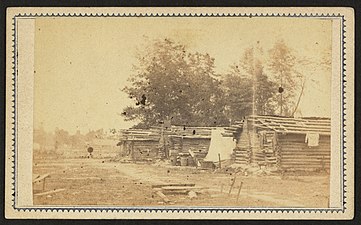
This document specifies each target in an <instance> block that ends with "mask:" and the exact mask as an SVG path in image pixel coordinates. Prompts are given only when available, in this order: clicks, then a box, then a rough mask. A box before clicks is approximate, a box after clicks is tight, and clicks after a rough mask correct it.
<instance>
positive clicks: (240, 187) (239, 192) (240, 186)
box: [237, 182, 243, 202]
mask: <svg viewBox="0 0 361 225" xmlns="http://www.w3.org/2000/svg"><path fill="white" fill-rule="evenodd" d="M242 185H243V182H241V184H240V185H239V189H238V193H237V202H238V199H239V195H240V194H241V189H242Z"/></svg>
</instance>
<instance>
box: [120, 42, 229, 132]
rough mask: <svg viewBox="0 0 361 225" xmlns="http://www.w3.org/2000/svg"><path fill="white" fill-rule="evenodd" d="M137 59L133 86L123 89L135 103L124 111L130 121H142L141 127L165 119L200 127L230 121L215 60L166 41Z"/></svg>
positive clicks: (149, 48)
mask: <svg viewBox="0 0 361 225" xmlns="http://www.w3.org/2000/svg"><path fill="white" fill-rule="evenodd" d="M137 60H138V63H137V64H136V65H134V72H135V73H134V74H133V75H132V76H131V78H130V79H129V82H130V85H128V86H126V87H125V88H123V91H124V92H126V93H127V94H128V96H129V98H131V99H133V100H134V105H132V106H128V107H126V108H125V109H124V112H123V114H122V115H123V116H124V117H125V119H126V120H137V121H140V123H139V124H138V126H137V127H149V126H152V125H156V124H157V123H158V122H160V121H163V120H165V119H171V120H172V123H173V124H184V125H198V126H210V125H222V124H224V123H225V122H226V119H225V117H224V115H223V110H222V109H223V108H222V107H223V106H222V101H220V99H221V98H220V96H222V94H221V90H220V89H219V88H218V86H219V81H218V80H217V79H216V78H217V76H216V74H215V71H214V59H213V58H212V57H210V56H209V55H208V54H201V53H190V52H188V50H187V49H186V47H185V46H184V45H181V44H178V43H175V42H173V41H172V40H169V39H164V40H156V41H154V42H153V43H151V44H150V45H149V46H147V47H146V48H145V49H144V51H142V52H140V53H139V54H138V55H137ZM215 109H217V110H215ZM218 109H220V110H218Z"/></svg>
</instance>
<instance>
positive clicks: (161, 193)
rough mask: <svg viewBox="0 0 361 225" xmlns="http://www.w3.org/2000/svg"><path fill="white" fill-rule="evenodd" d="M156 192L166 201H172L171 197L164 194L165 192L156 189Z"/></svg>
mask: <svg viewBox="0 0 361 225" xmlns="http://www.w3.org/2000/svg"><path fill="white" fill-rule="evenodd" d="M155 193H156V194H157V195H158V196H159V197H161V198H162V199H163V201H164V202H165V203H169V202H170V200H169V198H168V197H167V196H165V194H163V192H161V191H156V192H155Z"/></svg>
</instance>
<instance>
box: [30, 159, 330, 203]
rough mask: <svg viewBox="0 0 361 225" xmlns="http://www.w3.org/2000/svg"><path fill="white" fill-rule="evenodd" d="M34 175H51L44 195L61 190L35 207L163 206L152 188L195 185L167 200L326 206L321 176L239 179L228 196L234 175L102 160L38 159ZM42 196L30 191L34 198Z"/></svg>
mask: <svg viewBox="0 0 361 225" xmlns="http://www.w3.org/2000/svg"><path fill="white" fill-rule="evenodd" d="M33 173H35V174H44V173H50V174H51V177H50V178H48V180H47V181H46V190H53V189H65V190H64V191H62V192H58V193H55V194H50V195H45V196H34V204H38V205H113V206H138V205H147V206H157V205H161V204H163V203H162V200H161V199H160V198H159V197H158V196H157V195H155V194H154V192H153V191H152V188H151V185H154V184H166V183H194V184H195V185H196V186H201V187H205V188H207V191H205V192H204V193H202V194H200V195H198V197H197V198H196V199H192V200H191V199H189V198H188V197H187V195H172V196H169V198H170V199H171V200H172V201H173V202H174V204H175V205H179V206H244V207H291V206H292V207H327V202H328V187H329V186H328V178H327V176H324V175H320V176H317V177H315V176H312V177H311V176H303V177H300V176H299V177H288V178H287V177H286V178H281V177H279V176H261V177H258V176H247V177H246V176H239V175H238V176H237V177H236V182H235V186H234V188H233V190H232V193H231V195H228V191H229V188H230V184H231V182H232V179H234V177H235V175H234V174H232V173H231V172H230V173H213V172H209V171H201V170H197V169H195V168H190V167H171V166H165V165H161V166H159V165H158V166H157V165H154V164H153V165H151V164H132V163H119V162H111V161H110V160H104V159H41V160H34V169H33ZM241 182H243V185H242V189H241V192H240V197H239V201H237V200H236V199H237V192H238V188H239V185H240V183H241ZM40 189H41V187H40ZM41 191H42V190H39V187H36V186H34V193H35V192H41ZM221 191H222V192H221Z"/></svg>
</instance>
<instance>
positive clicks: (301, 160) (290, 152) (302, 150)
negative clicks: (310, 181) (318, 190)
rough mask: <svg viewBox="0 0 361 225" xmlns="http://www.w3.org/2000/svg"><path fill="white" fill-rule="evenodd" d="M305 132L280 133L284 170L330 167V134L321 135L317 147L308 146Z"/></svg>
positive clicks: (281, 159) (281, 157) (282, 166)
mask: <svg viewBox="0 0 361 225" xmlns="http://www.w3.org/2000/svg"><path fill="white" fill-rule="evenodd" d="M305 136H306V135H305V134H286V135H278V145H279V148H280V166H281V168H282V169H284V170H317V169H326V170H329V169H330V155H331V145H330V136H329V135H320V139H319V145H318V146H317V147H308V145H307V143H305Z"/></svg>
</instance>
